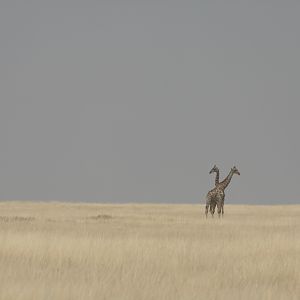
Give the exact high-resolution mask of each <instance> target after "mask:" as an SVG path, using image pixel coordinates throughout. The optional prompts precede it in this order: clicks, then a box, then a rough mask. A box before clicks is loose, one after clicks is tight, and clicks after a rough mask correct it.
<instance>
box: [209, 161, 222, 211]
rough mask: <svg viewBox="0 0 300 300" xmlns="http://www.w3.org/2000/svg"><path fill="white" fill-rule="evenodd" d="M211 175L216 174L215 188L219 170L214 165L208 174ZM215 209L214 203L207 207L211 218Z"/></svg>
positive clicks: (217, 182)
mask: <svg viewBox="0 0 300 300" xmlns="http://www.w3.org/2000/svg"><path fill="white" fill-rule="evenodd" d="M212 173H216V178H215V186H217V185H218V184H219V178H220V170H219V168H218V167H217V166H216V165H214V166H213V168H212V169H211V170H210V172H209V174H212ZM215 208H216V203H215V202H214V203H211V204H210V207H209V210H210V212H211V213H212V216H213V215H214V213H215Z"/></svg>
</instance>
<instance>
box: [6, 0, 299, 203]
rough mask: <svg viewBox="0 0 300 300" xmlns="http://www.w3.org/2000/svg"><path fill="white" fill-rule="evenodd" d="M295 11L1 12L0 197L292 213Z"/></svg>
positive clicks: (219, 7) (51, 8) (247, 4)
mask: <svg viewBox="0 0 300 300" xmlns="http://www.w3.org/2000/svg"><path fill="white" fill-rule="evenodd" d="M299 15H300V2H299V1H274V0H272V1H211V0H209V1H198V0H197V1H189V0H188V1H187V0H185V1H176V0H174V1H142V0H139V1H131V0H122V1H121V0H119V1H118V0H110V1H108V0H103V1H74V0H72V1H71V0H68V1H63V0H59V1H56V0H55V1H54V0H52V1H41V0H39V1H12V0H7V1H5V0H3V1H1V2H0V45H1V46H0V47H1V48H0V88H1V89H0V91H1V94H0V95H1V98H0V103H1V105H0V137H1V140H0V199H1V200H10V199H15V200H19V199H26V200H65V201H67V200H68V201H101V202H176V203H177V202H183V203H185V202H187V203H200V202H201V203H204V198H205V195H206V193H207V191H208V190H209V189H211V188H212V187H213V184H214V178H213V176H211V175H209V174H208V172H209V170H210V169H211V168H212V166H213V164H215V163H216V164H217V165H218V166H219V167H220V170H221V177H224V176H225V175H227V173H228V172H229V170H230V168H231V167H232V166H233V165H236V166H237V167H238V169H239V170H240V172H241V176H239V177H238V176H236V177H234V178H233V181H232V184H231V185H230V186H229V188H228V191H227V193H226V201H227V202H228V203H299V200H300V197H299V195H300V193H299V186H298V184H299V179H300V176H299V175H298V171H299V168H300V157H299V154H300V151H299V150H300V139H299V130H300V119H299V115H298V114H299V113H300V91H299V89H300V59H299V53H300V35H299V28H300V18H299Z"/></svg>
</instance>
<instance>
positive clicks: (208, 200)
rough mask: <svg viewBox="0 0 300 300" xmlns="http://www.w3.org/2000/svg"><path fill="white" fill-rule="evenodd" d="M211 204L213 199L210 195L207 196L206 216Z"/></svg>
mask: <svg viewBox="0 0 300 300" xmlns="http://www.w3.org/2000/svg"><path fill="white" fill-rule="evenodd" d="M210 205H211V199H210V198H209V197H207V198H206V205H205V217H206V218H207V214H208V208H209V206H210Z"/></svg>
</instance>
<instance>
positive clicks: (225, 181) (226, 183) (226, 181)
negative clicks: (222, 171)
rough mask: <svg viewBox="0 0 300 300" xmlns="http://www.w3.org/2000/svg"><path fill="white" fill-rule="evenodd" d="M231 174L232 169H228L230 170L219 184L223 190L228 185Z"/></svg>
mask: <svg viewBox="0 0 300 300" xmlns="http://www.w3.org/2000/svg"><path fill="white" fill-rule="evenodd" d="M232 176H233V172H232V170H230V172H229V174H228V175H227V177H226V178H225V179H224V180H223V181H222V182H221V183H220V184H219V186H221V188H222V189H223V190H225V189H226V188H227V186H228V185H229V183H230V181H231V178H232Z"/></svg>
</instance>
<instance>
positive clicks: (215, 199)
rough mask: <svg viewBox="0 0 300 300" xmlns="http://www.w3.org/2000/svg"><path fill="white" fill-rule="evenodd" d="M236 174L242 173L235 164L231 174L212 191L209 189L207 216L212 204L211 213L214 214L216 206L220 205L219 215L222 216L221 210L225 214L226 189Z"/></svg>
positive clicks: (206, 207)
mask: <svg viewBox="0 0 300 300" xmlns="http://www.w3.org/2000/svg"><path fill="white" fill-rule="evenodd" d="M234 174H237V175H240V172H239V170H238V169H237V168H236V167H235V166H234V167H233V168H231V170H230V172H229V174H228V175H227V177H226V178H225V179H224V180H223V181H222V182H220V183H219V184H218V185H217V186H215V187H214V188H213V189H212V190H211V191H209V192H208V193H207V196H206V206H205V216H206V217H207V213H208V207H209V206H210V207H211V208H210V213H211V215H212V216H213V214H214V210H215V206H217V207H218V215H219V218H220V215H221V212H222V216H223V214H224V199H225V192H224V191H225V189H226V188H227V186H228V185H229V183H230V181H231V179H232V176H233V175H234Z"/></svg>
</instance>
